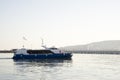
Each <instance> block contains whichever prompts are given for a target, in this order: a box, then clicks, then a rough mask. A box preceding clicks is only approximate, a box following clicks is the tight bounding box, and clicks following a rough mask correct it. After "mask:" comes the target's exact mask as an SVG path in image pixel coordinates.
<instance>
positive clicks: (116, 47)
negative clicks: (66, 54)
mask: <svg viewBox="0 0 120 80" xmlns="http://www.w3.org/2000/svg"><path fill="white" fill-rule="evenodd" d="M60 49H62V50H67V51H79V50H83V51H84V50H87V51H120V40H109V41H101V42H93V43H90V44H86V45H75V46H66V47H62V48H60Z"/></svg>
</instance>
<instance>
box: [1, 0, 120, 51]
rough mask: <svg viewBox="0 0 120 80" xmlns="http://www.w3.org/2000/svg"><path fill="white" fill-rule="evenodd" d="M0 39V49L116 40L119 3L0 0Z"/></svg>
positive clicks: (107, 0)
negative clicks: (42, 42) (25, 39)
mask: <svg viewBox="0 0 120 80" xmlns="http://www.w3.org/2000/svg"><path fill="white" fill-rule="evenodd" d="M23 36H25V37H26V38H27V39H28V40H27V41H24V40H22V37H23ZM0 37H1V38H0V49H12V48H21V47H22V45H23V44H24V45H25V47H26V48H34V49H35V48H37V49H38V48H40V46H41V39H40V38H41V37H42V38H44V42H45V44H46V45H48V46H53V45H54V46H57V47H62V46H69V45H79V44H87V43H90V42H96V41H103V40H120V1H119V0H0Z"/></svg>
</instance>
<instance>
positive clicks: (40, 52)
mask: <svg viewBox="0 0 120 80" xmlns="http://www.w3.org/2000/svg"><path fill="white" fill-rule="evenodd" d="M27 53H29V54H48V53H53V52H52V51H50V50H27Z"/></svg>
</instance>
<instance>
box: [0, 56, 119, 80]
mask: <svg viewBox="0 0 120 80" xmlns="http://www.w3.org/2000/svg"><path fill="white" fill-rule="evenodd" d="M12 56H13V54H0V80H119V79H120V55H107V54H102V55H100V54H73V57H72V60H26V61H14V60H13V59H10V58H11V57H12Z"/></svg>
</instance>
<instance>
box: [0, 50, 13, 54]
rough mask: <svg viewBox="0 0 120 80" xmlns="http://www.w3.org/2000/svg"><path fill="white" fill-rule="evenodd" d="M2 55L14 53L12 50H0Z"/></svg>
mask: <svg viewBox="0 0 120 80" xmlns="http://www.w3.org/2000/svg"><path fill="white" fill-rule="evenodd" d="M0 53H13V51H12V50H0Z"/></svg>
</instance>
